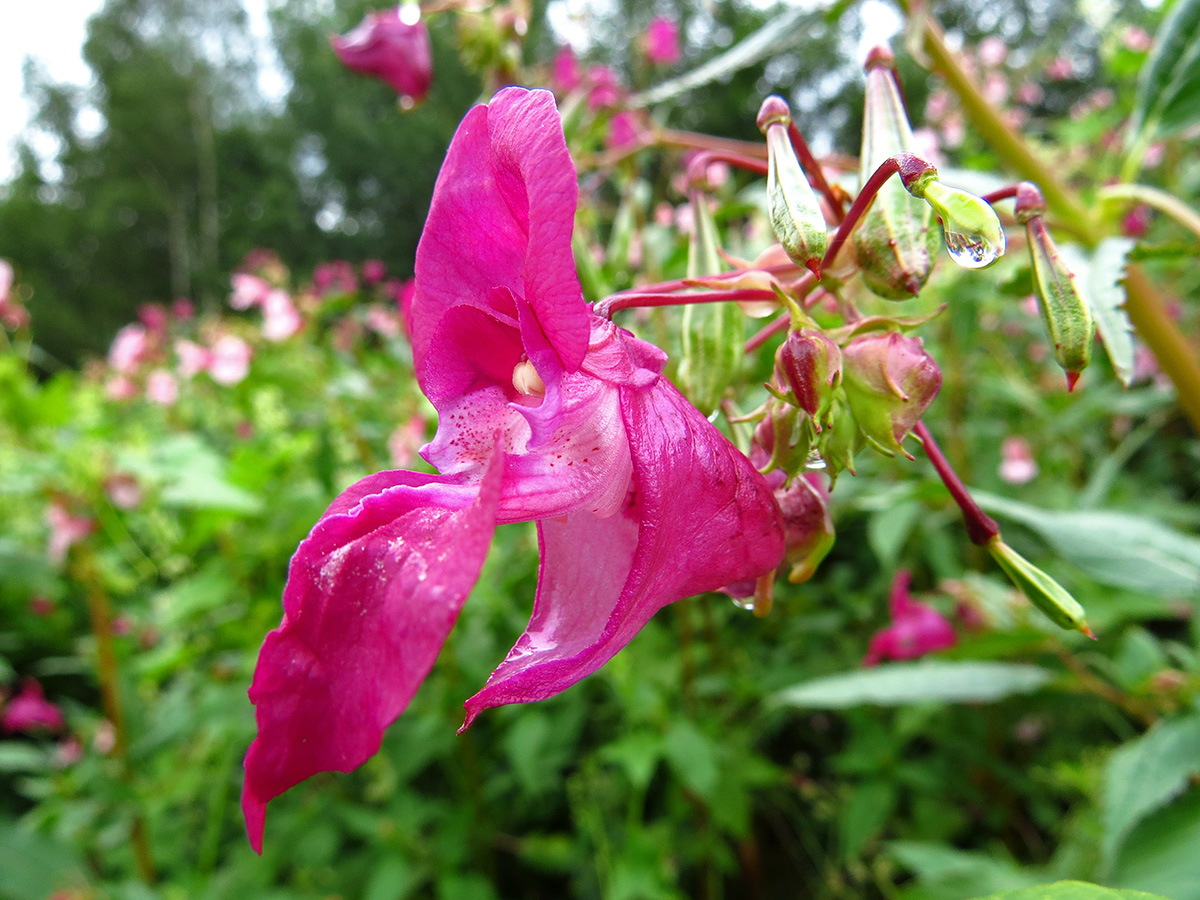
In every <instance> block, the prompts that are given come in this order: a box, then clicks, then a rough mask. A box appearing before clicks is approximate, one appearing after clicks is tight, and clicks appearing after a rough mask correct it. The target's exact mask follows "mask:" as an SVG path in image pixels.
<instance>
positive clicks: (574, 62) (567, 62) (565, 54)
mask: <svg viewBox="0 0 1200 900" xmlns="http://www.w3.org/2000/svg"><path fill="white" fill-rule="evenodd" d="M582 83H583V70H582V69H580V67H579V60H578V59H576V58H575V51H574V50H572V49H571V48H570V47H563V48H562V49H560V50H559V51H558V52H557V53H555V54H554V61H553V62H552V63H551V64H550V86H551V87H552V88H554V91H555V93H558V94H569V93H570V92H571V91H573V90H575V88H577V87H579V85H581V84H582Z"/></svg>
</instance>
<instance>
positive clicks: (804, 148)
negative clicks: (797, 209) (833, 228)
mask: <svg viewBox="0 0 1200 900" xmlns="http://www.w3.org/2000/svg"><path fill="white" fill-rule="evenodd" d="M788 138H789V139H790V140H791V142H792V149H793V150H795V151H796V156H797V158H799V160H800V165H801V166H802V167H803V168H804V174H805V175H807V176H808V181H809V183H810V184H811V185H812V186H813V187H814V188H816V189H817V190H818V191H820V192H821V196H823V197H824V198H825V202H826V203H828V204H829V210H830V212H832V213H833V215H834V217H835V218H836V219H837V221H838V223H839V224H840V223H841V221H842V219H844V218H845V215H846V210H845V207H844V206H843V205H842V198H841V196H840V195H839V194H838V193H837V192H836V191H835V190H834V189H833V187H832V186H831V185H830V184H829V182H828V181H827V180H826V179H825V170H824V169H822V168H821V164H820V163H819V162H817V158H816V157H815V156H813V152H812V149H811V148H810V147H809V146H808V141H806V140H804V135H803V134H801V133H800V129H799V128H797V127H796V123H795V122H794V121H793V122H790V123H788Z"/></svg>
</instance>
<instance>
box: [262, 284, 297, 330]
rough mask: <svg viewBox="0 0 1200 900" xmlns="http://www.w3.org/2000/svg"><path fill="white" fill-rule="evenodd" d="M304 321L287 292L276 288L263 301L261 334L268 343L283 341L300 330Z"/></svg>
mask: <svg viewBox="0 0 1200 900" xmlns="http://www.w3.org/2000/svg"><path fill="white" fill-rule="evenodd" d="M303 324H304V320H303V319H301V318H300V313H299V311H298V310H297V309H296V307H295V305H294V304H293V303H292V298H291V297H289V296H288V293H287V291H284V290H280V289H279V288H276V289H275V290H273V291H271V292H270V293H269V294H267V296H266V299H265V300H263V326H262V333H263V337H265V338H266V339H267V340H268V341H284V340H287V339H288V338H290V337H291V336H292V335H293V334H295V333H296V332H297V331H299V330H300V328H301V326H302V325H303Z"/></svg>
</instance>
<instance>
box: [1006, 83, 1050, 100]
mask: <svg viewBox="0 0 1200 900" xmlns="http://www.w3.org/2000/svg"><path fill="white" fill-rule="evenodd" d="M1043 96H1045V94H1044V92H1043V91H1042V86H1041V85H1040V84H1038V83H1037V82H1035V81H1026V82H1024V83H1022V84H1021V85H1020V86H1019V87H1018V88H1017V89H1016V90H1015V91H1013V99H1014V100H1016V101H1017V102H1018V103H1021V104H1024V105H1025V106H1034V105H1035V104H1038V103H1041V102H1042V97H1043Z"/></svg>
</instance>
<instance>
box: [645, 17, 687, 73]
mask: <svg viewBox="0 0 1200 900" xmlns="http://www.w3.org/2000/svg"><path fill="white" fill-rule="evenodd" d="M680 55H681V54H680V51H679V23H678V22H676V21H675V20H674V19H668V18H667V17H666V16H655V17H654V18H653V19H651V20H650V24H649V25H648V26H647V27H646V60H647V61H648V62H649V63H650V65H652V66H673V65H675V63H677V62H679V57H680Z"/></svg>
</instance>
